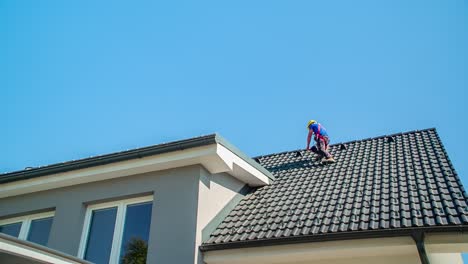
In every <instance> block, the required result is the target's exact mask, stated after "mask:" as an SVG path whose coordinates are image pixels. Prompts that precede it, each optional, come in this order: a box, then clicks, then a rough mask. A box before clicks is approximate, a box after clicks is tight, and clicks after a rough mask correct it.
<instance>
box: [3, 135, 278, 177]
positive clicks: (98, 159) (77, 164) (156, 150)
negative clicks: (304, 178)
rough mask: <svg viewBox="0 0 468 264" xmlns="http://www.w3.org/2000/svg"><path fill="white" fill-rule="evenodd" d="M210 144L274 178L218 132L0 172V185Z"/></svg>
mask: <svg viewBox="0 0 468 264" xmlns="http://www.w3.org/2000/svg"><path fill="white" fill-rule="evenodd" d="M211 144H220V145H223V146H224V147H226V148H227V149H229V150H230V151H232V152H233V153H234V154H236V155H237V156H239V157H240V158H241V159H243V160H244V161H246V162H247V163H248V164H250V165H252V166H253V167H254V168H255V169H257V170H259V171H260V172H262V173H263V174H264V175H266V176H267V177H268V178H270V179H274V177H273V175H272V174H271V173H270V172H269V171H267V170H266V169H265V168H263V167H262V166H260V165H259V164H258V163H257V162H255V161H253V160H252V159H251V158H249V157H248V156H246V155H245V154H243V153H242V152H241V151H240V150H239V149H237V148H236V147H235V146H233V145H232V144H231V143H229V142H228V141H227V140H226V139H224V138H223V137H221V136H220V135H219V134H216V133H215V134H210V135H206V136H200V137H194V138H189V139H184V140H179V141H173V142H169V143H163V144H158V145H153V146H148V147H143V148H137V149H132V150H126V151H121V152H116V153H111V154H105V155H100V156H94V157H89V158H84V159H79V160H72V161H67V162H63V163H56V164H52V165H47V166H41V167H35V168H27V169H24V170H20V171H14V172H8V173H3V174H0V184H2V183H8V182H14V181H20V180H26V179H31V178H36V177H41V176H46V175H51V174H55V173H61V172H67V171H72V170H79V169H84V168H89V167H93V166H99V165H105V164H109V163H114V162H120V161H126V160H131V159H139V158H143V157H147V156H152V155H157V154H163V153H168V152H172V151H178V150H184V149H188V148H195V147H201V146H206V145H211Z"/></svg>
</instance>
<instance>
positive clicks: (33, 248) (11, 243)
mask: <svg viewBox="0 0 468 264" xmlns="http://www.w3.org/2000/svg"><path fill="white" fill-rule="evenodd" d="M0 252H2V253H3V254H6V255H13V256H19V257H21V258H22V259H23V260H26V261H27V260H34V262H41V263H43V262H44V263H55V264H78V263H85V262H84V261H80V260H78V259H77V260H74V259H73V258H74V257H72V256H66V255H65V254H64V253H61V252H55V251H54V250H51V249H48V248H46V247H43V246H40V245H33V243H31V242H21V241H20V240H19V239H17V238H13V237H11V236H6V235H5V236H0Z"/></svg>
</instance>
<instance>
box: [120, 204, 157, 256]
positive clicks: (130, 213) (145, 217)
mask: <svg viewBox="0 0 468 264" xmlns="http://www.w3.org/2000/svg"><path fill="white" fill-rule="evenodd" d="M151 208H152V202H147V203H140V204H131V205H127V210H126V216H125V224H124V232H123V236H122V247H121V249H120V258H119V259H120V260H119V263H122V264H129V263H146V253H147V250H148V237H149V228H150V223H151Z"/></svg>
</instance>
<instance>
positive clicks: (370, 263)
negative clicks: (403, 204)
mask: <svg viewBox="0 0 468 264" xmlns="http://www.w3.org/2000/svg"><path fill="white" fill-rule="evenodd" d="M330 263H333V264H376V263H378V264H396V263H397V264H421V260H420V259H419V256H418V255H417V254H411V255H395V256H387V257H381V256H379V257H353V258H342V259H331V260H322V261H320V260H319V261H311V262H290V263H288V264H330ZM444 263H445V264H448V263H452V262H444ZM431 264H433V263H432V262H431Z"/></svg>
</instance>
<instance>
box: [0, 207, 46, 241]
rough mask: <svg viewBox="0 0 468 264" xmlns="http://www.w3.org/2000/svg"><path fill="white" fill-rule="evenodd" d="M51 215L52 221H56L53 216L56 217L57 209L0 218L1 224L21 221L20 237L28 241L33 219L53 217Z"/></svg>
mask: <svg viewBox="0 0 468 264" xmlns="http://www.w3.org/2000/svg"><path fill="white" fill-rule="evenodd" d="M51 217H52V223H53V221H54V220H53V218H54V217H55V211H49V212H43V213H37V214H30V215H23V216H18V217H13V218H7V219H3V220H0V226H3V225H9V224H15V223H21V228H20V231H19V233H18V239H21V240H25V241H28V235H29V231H30V230H31V222H32V221H33V220H38V219H45V218H51ZM49 236H50V233H49Z"/></svg>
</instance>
